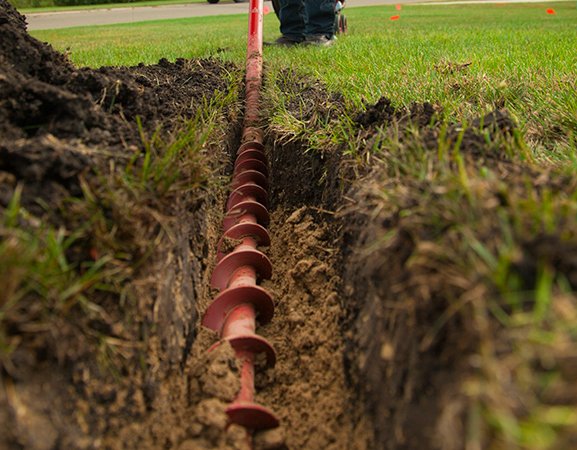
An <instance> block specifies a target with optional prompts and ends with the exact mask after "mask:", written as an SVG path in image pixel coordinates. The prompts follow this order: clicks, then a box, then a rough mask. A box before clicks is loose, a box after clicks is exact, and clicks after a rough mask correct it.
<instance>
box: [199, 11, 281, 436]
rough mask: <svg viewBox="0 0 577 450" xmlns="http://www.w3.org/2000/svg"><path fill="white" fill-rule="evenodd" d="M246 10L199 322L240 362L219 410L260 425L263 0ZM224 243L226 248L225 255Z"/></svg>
mask: <svg viewBox="0 0 577 450" xmlns="http://www.w3.org/2000/svg"><path fill="white" fill-rule="evenodd" d="M249 8H250V9H249V33H248V51H247V59H246V98H245V117H244V128H243V133H242V145H241V146H240V148H239V149H238V151H237V153H236V161H235V164H234V172H233V176H232V184H231V189H232V191H231V193H230V195H229V197H228V200H227V203H226V214H225V217H224V220H223V229H224V235H223V237H222V238H221V240H220V242H219V244H218V253H217V264H216V267H215V268H214V271H213V273H212V279H211V284H212V287H214V288H217V289H219V290H220V293H219V294H218V295H217V296H216V297H215V298H214V299H213V301H212V302H211V304H210V305H209V307H208V308H207V310H206V312H205V314H204V317H203V319H202V324H203V325H204V326H206V327H208V328H210V329H212V330H214V331H216V332H218V333H220V337H221V340H224V341H228V342H229V343H230V345H231V346H232V348H233V349H234V351H235V355H236V358H237V359H238V360H239V361H240V364H241V370H240V391H239V393H238V394H237V397H236V399H235V400H234V401H233V403H231V404H230V405H229V406H228V408H227V409H226V413H227V415H228V417H229V420H230V422H231V423H235V424H238V425H241V426H243V427H245V428H247V429H249V430H261V429H268V428H274V427H277V426H278V425H279V421H278V419H277V417H276V416H275V415H274V413H273V412H272V411H270V410H269V409H268V408H266V407H264V406H262V405H259V404H258V403H256V402H255V401H254V393H255V388H254V370H255V360H256V357H257V355H259V354H264V355H265V356H266V363H267V365H269V366H272V365H274V363H275V361H276V355H275V351H274V349H273V348H272V346H271V345H270V343H269V342H268V341H267V340H266V339H264V338H263V337H261V336H259V335H258V334H256V320H257V319H258V322H259V323H260V324H266V323H267V322H269V321H270V320H271V319H272V316H273V313H274V303H273V300H272V298H271V296H270V294H269V293H268V292H267V291H266V289H264V288H262V287H260V286H258V284H257V282H258V281H259V280H265V279H269V278H270V277H271V273H272V265H271V262H270V260H269V259H268V258H267V256H266V255H265V254H264V253H262V252H261V251H260V250H258V248H257V247H258V246H268V245H270V237H269V234H268V232H267V230H266V228H265V227H266V226H267V225H268V223H269V213H268V210H267V206H268V192H267V190H268V166H267V158H266V155H265V152H264V146H263V131H262V129H261V128H260V127H259V106H260V105H259V104H260V89H261V85H262V23H263V0H250V4H249ZM230 242H232V243H233V247H234V248H233V250H232V251H230V252H227V248H226V247H229V245H227V243H230ZM217 345H218V344H217Z"/></svg>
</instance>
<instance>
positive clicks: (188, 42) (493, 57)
mask: <svg viewBox="0 0 577 450" xmlns="http://www.w3.org/2000/svg"><path fill="white" fill-rule="evenodd" d="M548 8H554V9H555V11H556V14H555V15H549V14H547V13H546V9H548ZM397 13H398V12H397V11H396V10H395V8H394V6H393V5H388V6H379V7H366V8H350V9H348V10H346V15H347V18H348V20H349V24H350V32H349V34H348V35H347V36H344V37H342V38H341V39H339V42H338V45H336V46H334V47H333V48H327V49H316V48H299V49H284V48H267V49H266V51H265V61H266V67H267V69H268V70H269V71H270V72H272V73H274V72H275V71H276V70H277V69H279V68H283V67H292V68H294V69H298V70H299V71H301V72H303V73H305V74H310V75H312V76H314V77H316V78H319V79H321V80H322V81H324V82H325V83H326V84H327V85H328V87H329V88H330V89H332V90H335V91H339V92H342V93H343V94H344V95H345V97H346V98H347V99H348V100H350V101H351V102H352V103H354V104H356V105H360V104H361V103H362V102H363V101H368V102H374V101H376V100H377V99H378V98H379V97H381V96H386V97H389V98H391V100H393V102H394V103H395V104H410V103H411V102H413V101H419V102H422V101H430V102H433V103H438V104H440V105H442V106H443V108H444V110H445V112H446V114H447V115H448V117H451V118H455V119H460V120H461V119H463V118H464V119H467V118H470V117H473V116H478V115H479V114H481V113H482V112H483V111H487V110H490V109H493V108H494V107H496V106H505V107H507V108H508V109H509V110H510V111H511V113H512V114H513V115H514V117H515V119H516V120H517V121H518V122H519V124H520V125H521V127H522V130H523V132H524V133H525V135H526V139H527V140H528V142H529V143H530V144H531V145H532V146H533V147H534V148H536V149H539V148H540V147H541V146H543V145H544V146H545V147H546V148H547V150H549V151H550V152H552V153H548V154H547V156H548V157H551V158H554V159H560V160H566V155H565V153H566V152H567V150H568V149H569V148H573V149H574V148H575V142H574V139H575V138H574V134H575V129H576V128H577V94H576V92H577V86H576V83H577V82H576V79H575V73H577V52H575V48H577V33H576V32H575V23H577V8H576V7H575V3H574V2H563V3H547V4H538V3H526V4H508V5H503V4H485V5H452V6H430V5H422V6H411V5H409V6H404V7H403V10H402V11H401V12H400V16H401V17H400V19H399V20H397V21H392V20H390V17H391V16H392V15H396V14H397ZM246 21H247V19H246V17H245V16H243V15H236V16H218V17H217V16H215V17H203V18H192V19H180V20H167V21H158V22H146V23H137V24H122V25H113V26H100V27H88V28H70V29H62V30H48V31H35V32H33V33H32V34H33V35H34V36H36V37H38V38H39V39H41V40H44V41H48V42H50V43H52V44H53V45H54V46H55V47H56V48H57V49H59V50H63V51H68V52H69V53H70V58H71V59H72V61H73V62H75V63H76V64H78V65H81V66H91V67H97V66H102V65H134V64H137V63H139V62H144V63H155V62H157V61H158V59H160V58H162V57H166V58H168V59H169V60H173V59H175V58H177V57H185V58H191V57H211V56H212V57H219V58H222V59H226V60H232V61H235V62H237V63H239V64H242V63H243V60H244V54H245V46H246V44H245V42H246ZM277 34H278V21H277V19H276V17H275V16H274V14H273V13H270V14H269V15H267V16H266V17H265V40H266V39H268V40H272V39H274V38H275V37H276V36H277ZM95 36H97V38H95ZM461 64H466V67H463V68H460V67H459V65H461Z"/></svg>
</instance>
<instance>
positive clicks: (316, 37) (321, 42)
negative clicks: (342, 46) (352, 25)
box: [304, 34, 335, 47]
mask: <svg viewBox="0 0 577 450" xmlns="http://www.w3.org/2000/svg"><path fill="white" fill-rule="evenodd" d="M304 43H305V45H317V46H319V47H328V46H329V45H333V44H334V43H335V36H331V37H330V38H329V37H327V36H326V35H324V34H313V35H311V36H307V37H306V38H305V42H304Z"/></svg>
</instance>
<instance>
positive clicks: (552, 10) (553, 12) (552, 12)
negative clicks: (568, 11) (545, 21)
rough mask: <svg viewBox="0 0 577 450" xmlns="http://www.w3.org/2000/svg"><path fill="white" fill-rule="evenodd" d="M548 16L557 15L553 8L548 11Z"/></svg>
mask: <svg viewBox="0 0 577 450" xmlns="http://www.w3.org/2000/svg"><path fill="white" fill-rule="evenodd" d="M547 14H555V10H554V9H553V8H549V9H548V10H547Z"/></svg>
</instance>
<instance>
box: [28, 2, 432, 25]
mask: <svg viewBox="0 0 577 450" xmlns="http://www.w3.org/2000/svg"><path fill="white" fill-rule="evenodd" d="M399 1H400V0H354V1H353V0H351V2H350V5H347V8H348V7H351V6H371V5H385V4H395V3H399ZM417 1H421V2H422V1H423V0H403V3H416V2H417ZM353 3H354V5H353ZM266 4H267V5H269V8H270V9H271V11H272V5H271V4H270V3H266ZM247 12H248V3H233V2H232V0H221V2H220V3H218V4H215V5H211V4H209V3H189V4H186V5H166V6H140V7H132V8H114V9H92V10H81V11H64V12H50V13H31V14H26V19H27V21H28V29H29V30H45V29H49V28H68V27H82V26H90V25H110V24H113V23H131V22H144V21H147V20H161V19H182V18H187V17H201V16H217V15H223V14H246V13H247Z"/></svg>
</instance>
